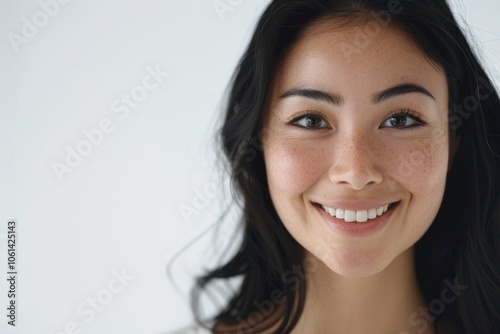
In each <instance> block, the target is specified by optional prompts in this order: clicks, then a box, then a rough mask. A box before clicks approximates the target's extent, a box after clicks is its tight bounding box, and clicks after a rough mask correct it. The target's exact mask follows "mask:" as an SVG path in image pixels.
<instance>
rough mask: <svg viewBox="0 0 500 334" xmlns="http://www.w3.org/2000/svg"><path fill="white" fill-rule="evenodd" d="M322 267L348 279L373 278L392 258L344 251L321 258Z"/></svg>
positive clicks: (377, 254) (373, 253) (374, 252)
mask: <svg viewBox="0 0 500 334" xmlns="http://www.w3.org/2000/svg"><path fill="white" fill-rule="evenodd" d="M321 259H322V261H323V263H324V265H325V266H326V267H327V268H328V269H329V270H331V271H332V272H333V273H335V274H337V275H339V276H343V277H350V278H356V277H358V278H361V277H368V276H373V275H376V274H378V273H380V272H381V271H383V270H384V269H386V268H387V267H388V266H389V265H390V264H391V262H392V260H393V258H391V257H389V256H387V255H386V254H381V252H377V251H371V252H368V251H359V250H355V251H352V250H350V251H344V252H336V254H334V255H331V256H328V258H324V256H322V257H321Z"/></svg>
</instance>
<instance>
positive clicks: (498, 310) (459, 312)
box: [192, 0, 500, 334]
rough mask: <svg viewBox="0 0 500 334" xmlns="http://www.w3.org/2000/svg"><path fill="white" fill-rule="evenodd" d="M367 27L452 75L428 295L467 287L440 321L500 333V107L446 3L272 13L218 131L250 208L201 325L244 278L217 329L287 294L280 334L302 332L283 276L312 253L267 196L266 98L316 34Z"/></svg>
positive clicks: (419, 262)
mask: <svg viewBox="0 0 500 334" xmlns="http://www.w3.org/2000/svg"><path fill="white" fill-rule="evenodd" d="M369 17H372V18H373V19H377V20H382V21H380V22H383V21H384V20H385V22H388V21H390V24H394V26H396V27H398V28H399V29H402V30H403V31H404V32H405V33H406V34H407V35H408V36H409V37H410V38H412V40H413V41H414V42H415V43H416V45H418V46H420V48H421V50H422V51H423V52H424V53H425V54H426V55H427V56H428V57H429V59H431V60H433V61H435V62H436V63H438V64H440V65H441V66H442V67H443V69H444V71H445V74H446V78H447V82H448V88H449V126H450V133H451V134H452V135H453V136H455V137H460V145H459V148H458V151H457V153H456V156H455V159H454V162H453V167H452V169H451V170H450V172H449V173H448V176H447V181H446V189H445V194H444V197H443V201H442V204H441V207H440V209H439V212H438V214H437V216H436V218H435V220H434V222H433V224H432V225H431V227H430V228H429V230H428V231H427V233H426V234H425V235H424V236H423V237H422V238H421V239H420V240H419V241H418V242H417V244H416V248H415V249H416V251H415V256H416V267H417V268H416V269H417V278H418V281H419V284H420V287H421V289H422V293H423V294H424V297H425V298H426V300H427V302H429V301H430V300H432V299H433V298H436V297H439V295H440V291H442V290H443V288H445V283H448V284H449V283H450V281H451V282H456V281H458V282H460V284H464V285H467V289H465V290H464V291H463V292H462V293H461V295H460V296H459V298H458V299H457V302H456V303H452V304H450V305H447V306H446V308H445V310H444V312H443V314H441V315H440V316H446V317H448V318H449V319H450V320H452V321H453V322H454V323H455V324H456V325H457V326H458V327H459V328H461V330H462V331H463V332H465V333H481V334H487V333H500V217H495V216H494V205H495V203H498V202H499V197H500V191H499V189H500V180H499V177H498V176H499V172H500V154H499V152H500V100H499V97H498V94H497V92H496V90H495V89H494V87H493V84H492V82H491V81H490V79H489V78H488V76H487V74H486V72H485V70H484V69H483V67H482V66H481V64H480V63H479V61H478V58H477V56H476V55H475V54H474V52H473V50H472V49H471V46H470V45H469V43H468V42H467V39H466V37H465V36H464V34H463V32H462V31H461V29H460V28H459V26H458V24H457V22H456V20H455V18H454V17H453V14H452V12H451V10H450V8H449V5H448V4H447V3H446V1H445V0H413V1H412V0H400V1H398V0H307V1H305V0H275V1H272V2H271V3H270V5H269V6H268V7H267V9H266V10H265V11H264V13H263V14H262V16H261V18H260V20H259V22H258V24H257V27H256V30H255V32H254V34H253V37H252V39H251V41H250V43H249V45H248V48H247V49H246V51H245V53H244V55H243V57H242V58H241V60H240V62H239V65H238V67H237V69H236V71H235V73H234V75H233V78H232V81H231V86H230V91H229V101H228V105H227V110H226V113H225V118H224V124H223V126H222V128H221V131H220V139H221V141H222V147H223V153H224V155H225V156H226V158H227V161H228V162H229V166H230V172H231V181H232V186H233V188H234V192H235V194H236V195H237V196H238V200H239V202H240V204H241V209H242V216H241V220H242V223H243V241H242V244H241V246H240V247H239V249H238V251H237V252H236V254H235V255H234V256H233V257H232V258H231V259H230V260H229V261H228V262H227V263H225V264H223V265H221V266H220V267H218V268H216V269H214V270H211V271H209V272H208V273H206V274H204V275H203V276H201V277H199V278H198V280H197V283H196V286H195V288H194V289H193V295H192V297H193V309H194V313H195V316H196V318H197V321H198V322H199V323H201V322H202V321H201V319H200V317H199V303H198V300H199V297H200V293H201V292H203V291H205V290H206V289H207V288H208V287H209V286H210V283H213V282H215V281H216V280H218V279H229V278H233V277H241V278H242V282H241V285H240V287H239V290H238V291H237V293H236V294H235V295H234V296H232V298H231V299H230V300H229V302H228V304H227V306H226V307H225V308H223V309H222V310H221V311H220V313H219V314H218V315H217V316H216V317H215V319H213V320H215V321H216V322H218V323H223V324H227V325H236V324H240V323H243V321H244V319H247V318H248V317H249V316H251V314H252V313H253V312H255V311H259V308H258V305H256V302H255V301H263V300H268V299H269V298H270V296H271V294H272V293H273V291H281V292H282V293H283V295H282V298H283V300H284V301H285V302H284V303H283V304H282V305H281V306H282V308H280V312H282V313H280V317H279V320H277V323H274V325H278V324H279V328H278V329H277V330H276V332H279V333H289V332H290V331H291V330H292V329H293V328H294V326H295V325H296V324H297V321H298V319H299V317H300V315H301V313H302V310H303V306H304V300H305V295H306V289H305V288H306V286H305V284H302V282H303V278H302V279H301V278H300V277H298V278H297V279H300V280H301V281H300V283H301V284H297V281H294V282H293V284H290V282H289V281H286V280H284V279H283V273H285V272H286V271H288V270H289V269H290V268H292V267H293V266H294V265H295V266H299V267H300V266H301V263H300V261H301V256H302V248H301V246H300V245H299V244H298V243H297V242H296V241H295V240H294V238H293V237H292V236H291V235H290V234H289V233H288V231H287V230H286V229H285V227H284V226H283V224H282V223H281V221H280V218H279V217H278V214H277V213H276V211H275V209H274V206H273V203H272V201H271V197H270V194H269V189H268V184H267V180H266V170H265V166H264V159H263V154H262V147H261V138H262V136H263V135H264V129H263V128H262V122H263V116H264V109H265V103H266V98H267V94H268V91H269V87H270V85H271V82H272V80H273V75H274V73H275V72H276V70H277V68H278V66H279V63H280V60H281V59H282V57H283V56H284V54H285V52H286V51H287V50H288V49H289V47H290V46H291V45H292V44H293V43H294V42H295V41H296V40H297V38H298V37H299V36H300V34H301V33H302V32H303V31H304V29H305V28H306V27H308V26H309V25H310V24H311V23H313V22H317V21H318V20H322V19H331V18H342V19H356V18H369ZM499 206H500V203H499ZM498 212H500V208H499V211H498ZM212 330H215V329H214V328H213V329H212ZM235 332H236V331H235ZM252 332H253V331H252Z"/></svg>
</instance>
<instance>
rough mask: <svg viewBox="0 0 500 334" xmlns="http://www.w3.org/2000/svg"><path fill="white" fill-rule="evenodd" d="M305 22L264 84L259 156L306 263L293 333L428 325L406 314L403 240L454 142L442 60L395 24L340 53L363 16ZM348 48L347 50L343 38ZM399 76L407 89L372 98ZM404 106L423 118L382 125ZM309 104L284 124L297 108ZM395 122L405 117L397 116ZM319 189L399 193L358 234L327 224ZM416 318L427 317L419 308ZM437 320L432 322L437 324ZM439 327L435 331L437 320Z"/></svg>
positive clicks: (434, 195) (412, 283) (418, 230)
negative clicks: (319, 95)
mask: <svg viewBox="0 0 500 334" xmlns="http://www.w3.org/2000/svg"><path fill="white" fill-rule="evenodd" d="M338 23H339V22H338V21H334V20H330V21H328V22H321V23H315V24H313V25H311V26H310V27H309V28H307V29H306V30H305V32H304V33H303V34H302V37H301V38H299V40H298V41H297V42H296V43H295V44H294V45H293V46H292V47H291V48H290V49H289V50H288V51H287V53H286V55H285V57H284V59H283V60H282V62H281V64H280V67H279V69H278V71H277V73H276V76H275V78H274V81H273V83H272V85H271V89H270V92H269V97H268V103H267V108H266V114H265V119H264V124H263V127H264V129H265V130H266V132H265V133H266V136H265V137H264V138H263V150H264V159H265V164H266V172H267V178H268V184H269V191H270V194H271V197H272V200H273V203H274V206H275V208H276V210H277V212H278V214H279V216H280V218H281V220H282V222H283V224H284V225H285V227H286V229H287V230H288V231H289V232H290V234H291V235H292V236H293V237H294V238H295V239H296V240H297V241H298V243H299V244H300V245H301V246H302V247H303V249H304V258H307V259H308V262H309V263H310V264H311V266H310V268H309V270H308V273H307V280H306V284H307V285H308V294H307V299H306V304H305V310H304V313H303V315H302V317H301V319H300V321H299V324H298V326H297V327H296V329H295V331H294V333H305V332H307V333H326V332H328V333H401V332H402V333H406V332H407V333H433V332H434V330H433V324H432V322H430V321H422V322H419V323H418V325H416V324H415V322H413V323H411V322H410V321H409V317H410V316H411V315H412V314H413V313H415V312H417V313H419V310H420V308H424V309H425V308H426V304H425V300H424V298H423V296H422V294H421V292H420V288H419V286H418V283H417V281H416V278H415V271H414V258H413V251H414V244H415V243H416V241H417V240H419V239H420V238H421V237H422V235H423V234H424V233H425V232H426V231H427V229H428V228H429V227H430V225H431V223H432V222H433V220H434V218H435V216H436V214H437V212H438V210H439V207H440V205H441V201H442V198H443V194H444V189H445V181H446V175H447V172H448V170H449V167H450V163H451V161H452V158H453V154H454V150H453V149H451V150H450V146H451V147H456V146H457V143H456V142H455V141H454V140H451V141H450V138H449V134H448V119H447V111H448V90H447V84H446V76H445V74H444V72H443V70H442V68H441V67H440V66H439V65H437V64H434V63H432V62H431V61H430V60H429V59H427V58H426V56H425V55H424V53H423V52H422V51H421V50H420V49H419V48H418V47H417V46H416V45H415V44H414V43H413V42H412V41H411V40H410V39H409V38H408V37H407V36H406V35H405V34H404V33H402V32H401V31H399V30H398V29H396V28H395V27H392V26H388V27H386V28H381V29H380V30H379V32H378V33H376V34H372V35H370V36H369V38H370V40H369V43H368V44H367V45H364V46H363V48H362V49H360V48H357V49H358V50H359V51H360V52H348V53H346V49H345V48H340V47H339V46H340V45H344V46H345V45H347V46H353V47H356V46H355V45H353V41H354V40H355V35H356V32H357V31H359V30H356V29H359V28H363V27H364V25H363V24H364V23H360V22H357V23H356V22H354V23H352V22H351V23H349V24H343V25H339V24H338ZM351 50H352V49H351ZM402 83H414V84H418V85H419V86H422V87H424V88H425V89H426V90H427V91H428V92H429V93H431V94H432V96H433V98H431V97H429V96H427V95H425V94H422V93H418V92H411V93H406V94H400V95H397V96H393V97H390V98H388V99H386V100H384V101H381V102H378V103H374V102H373V96H375V95H376V94H377V93H380V92H381V91H382V90H384V89H386V88H389V87H393V86H395V85H398V84H402ZM297 88H307V89H315V90H320V91H323V92H327V93H328V94H330V95H335V96H338V97H339V98H341V99H342V103H341V104H338V105H333V104H331V103H328V102H325V101H320V100H316V99H312V98H307V97H302V96H289V97H285V98H283V97H280V96H282V94H284V93H285V92H287V91H289V90H291V89H297ZM401 109H405V110H406V109H410V110H412V112H414V113H416V114H417V115H419V116H420V117H421V118H422V119H423V120H424V121H425V122H426V124H425V125H423V126H419V127H415V128H412V129H407V130H404V129H401V128H398V127H396V126H397V125H396V126H394V125H393V123H391V121H390V115H391V114H393V113H395V112H399V111H400V110H401ZM305 110H309V111H314V112H315V113H318V114H320V115H321V117H317V116H314V117H313V118H310V119H309V121H310V122H311V123H312V124H313V125H314V124H315V125H316V127H313V129H306V128H304V126H306V121H307V119H306V118H307V117H306V118H302V119H300V120H297V121H296V122H295V123H290V122H291V120H292V119H294V117H297V116H298V115H300V114H301V113H302V112H303V111H305ZM398 120H400V121H401V120H403V121H406V124H407V125H406V126H411V125H413V124H415V123H418V122H416V121H415V120H414V119H413V118H412V117H405V116H400V117H399V118H398ZM329 200H359V201H363V200H382V201H387V203H391V202H396V201H400V203H399V205H398V206H397V207H396V209H395V211H394V213H393V215H392V217H391V218H390V221H389V223H388V224H387V225H386V226H385V227H384V228H383V229H382V230H380V231H378V232H377V233H375V234H373V235H369V236H362V237H356V236H349V235H345V234H343V233H340V232H337V231H334V230H332V229H331V228H329V227H328V226H327V224H326V223H325V222H324V221H323V219H322V218H321V216H320V214H319V212H318V210H317V208H316V207H315V206H314V205H313V203H322V202H327V201H329ZM422 314H423V315H422V316H420V317H418V319H425V317H424V315H425V316H427V317H429V316H430V315H429V314H428V313H426V312H423V313H422ZM447 330H449V329H446V328H444V332H446V331H447ZM440 333H441V331H440Z"/></svg>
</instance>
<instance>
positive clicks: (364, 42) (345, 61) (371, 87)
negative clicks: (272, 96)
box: [273, 19, 446, 98]
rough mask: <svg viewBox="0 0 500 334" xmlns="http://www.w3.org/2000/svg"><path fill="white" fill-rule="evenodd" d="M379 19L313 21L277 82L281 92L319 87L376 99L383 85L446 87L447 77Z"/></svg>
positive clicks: (287, 57) (276, 88) (286, 60)
mask: <svg viewBox="0 0 500 334" xmlns="http://www.w3.org/2000/svg"><path fill="white" fill-rule="evenodd" d="M377 24H378V23H377V22H376V21H373V20H372V21H366V20H355V21H352V22H348V23H346V22H345V21H340V19H330V20H328V21H321V22H317V23H313V24H312V25H310V26H309V27H308V28H306V29H305V30H304V31H303V32H302V33H301V35H300V36H299V38H298V40H297V41H296V42H295V43H294V44H293V45H292V46H291V47H290V48H289V49H288V50H287V52H286V54H285V55H284V57H283V59H282V61H281V63H280V65H279V68H278V71H277V75H276V76H275V80H274V82H273V91H274V92H275V93H278V92H279V91H283V90H286V89H290V88H298V87H296V86H314V87H315V88H318V89H323V90H326V91H331V90H332V89H333V90H334V91H337V92H339V93H343V95H346V97H348V95H349V93H350V94H351V95H353V96H354V97H358V98H360V97H361V96H362V95H360V92H361V94H365V95H367V96H368V95H371V94H372V92H374V91H377V90H380V88H381V87H385V86H390V85H393V84H395V83H400V82H415V83H419V84H422V85H426V86H428V87H430V88H431V89H442V86H443V85H444V86H446V78H445V75H444V72H443V70H442V68H441V66H440V65H438V64H436V63H434V62H432V61H431V60H430V59H429V58H428V57H427V56H426V55H425V54H424V53H423V52H422V51H421V50H420V48H419V47H418V46H417V45H416V44H415V43H414V42H413V41H412V40H411V38H409V37H408V36H407V35H406V34H405V33H404V32H402V30H401V29H399V28H397V27H396V26H394V25H389V26H387V27H383V26H381V25H380V24H378V25H377Z"/></svg>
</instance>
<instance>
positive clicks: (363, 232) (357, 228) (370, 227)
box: [314, 202, 399, 237]
mask: <svg viewBox="0 0 500 334" xmlns="http://www.w3.org/2000/svg"><path fill="white" fill-rule="evenodd" d="M398 204H399V202H398V203H394V204H392V205H391V207H390V208H389V209H388V210H387V211H386V212H385V213H384V214H383V215H382V216H378V217H377V218H375V219H368V220H367V221H365V222H363V223H356V222H352V223H348V222H346V221H345V220H343V219H338V218H335V217H332V216H330V215H329V214H328V213H327V212H326V211H324V210H323V209H322V208H321V206H320V205H319V204H315V205H314V206H315V207H316V209H317V210H318V211H319V213H320V214H321V217H322V218H323V220H324V221H325V222H326V223H327V225H328V227H329V228H331V229H333V230H334V231H337V232H340V233H343V234H346V235H349V236H356V237H361V236H369V235H373V234H375V233H377V232H378V231H380V230H381V229H382V228H384V226H385V225H387V222H388V221H389V218H391V216H392V213H393V212H394V210H395V209H396V208H397V206H398Z"/></svg>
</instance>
